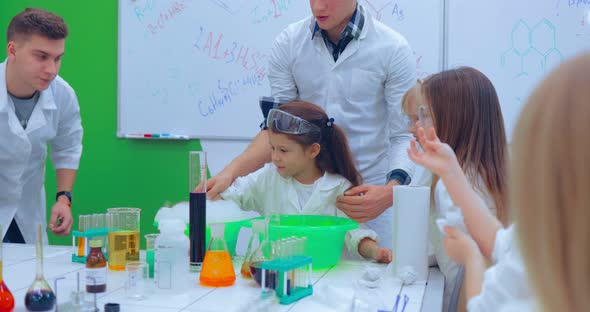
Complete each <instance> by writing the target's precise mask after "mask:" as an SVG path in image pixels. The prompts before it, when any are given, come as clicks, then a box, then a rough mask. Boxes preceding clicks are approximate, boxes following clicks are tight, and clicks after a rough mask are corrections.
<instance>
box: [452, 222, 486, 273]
mask: <svg viewBox="0 0 590 312" xmlns="http://www.w3.org/2000/svg"><path fill="white" fill-rule="evenodd" d="M445 233H447V236H445V237H444V238H443V245H444V247H445V251H446V253H447V255H448V256H449V258H451V259H452V260H453V261H455V262H457V263H459V264H461V265H465V263H467V261H468V259H469V258H472V257H475V256H477V254H481V252H480V251H479V248H478V247H477V244H476V243H475V241H474V240H473V239H472V238H471V237H469V236H467V235H466V234H465V233H463V232H461V231H460V230H459V229H457V228H454V227H449V226H446V227H445Z"/></svg>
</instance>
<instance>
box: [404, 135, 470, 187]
mask: <svg viewBox="0 0 590 312" xmlns="http://www.w3.org/2000/svg"><path fill="white" fill-rule="evenodd" d="M416 126H417V127H418V140H419V142H420V145H421V146H422V148H423V149H424V152H422V151H420V150H419V149H418V146H417V145H416V141H415V140H412V141H411V147H410V148H409V149H408V156H409V157H410V159H412V160H413V161H414V162H415V163H417V164H419V165H421V166H424V167H426V168H427V169H428V170H430V171H432V172H433V173H435V174H436V175H438V176H440V177H441V178H442V177H444V176H447V175H449V174H452V173H454V170H461V166H459V162H458V161H457V157H456V156H455V152H453V149H452V148H451V147H450V146H449V145H448V144H445V143H442V142H441V141H440V140H439V138H438V136H437V135H436V132H435V131H434V128H433V127H430V128H429V129H428V134H426V132H425V131H424V129H423V128H422V127H421V126H420V124H419V123H417V124H416Z"/></svg>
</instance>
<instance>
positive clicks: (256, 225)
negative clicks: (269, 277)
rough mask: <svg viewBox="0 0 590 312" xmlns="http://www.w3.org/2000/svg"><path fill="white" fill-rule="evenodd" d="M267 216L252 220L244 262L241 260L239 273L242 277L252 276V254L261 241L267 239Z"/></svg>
mask: <svg viewBox="0 0 590 312" xmlns="http://www.w3.org/2000/svg"><path fill="white" fill-rule="evenodd" d="M268 221H269V219H268V218H265V219H254V220H252V236H250V241H249V242H248V250H246V255H245V256H244V262H242V268H241V269H240V273H241V274H242V277H244V278H252V274H251V272H250V262H252V255H253V254H254V252H255V251H256V249H258V247H259V246H260V244H261V242H264V241H265V240H268Z"/></svg>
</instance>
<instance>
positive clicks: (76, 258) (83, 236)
mask: <svg viewBox="0 0 590 312" xmlns="http://www.w3.org/2000/svg"><path fill="white" fill-rule="evenodd" d="M108 235H109V229H108V228H106V227H103V228H95V229H90V230H86V231H72V262H78V263H86V257H87V256H88V254H89V253H90V246H89V244H88V243H89V242H90V240H91V239H93V238H101V239H102V240H103V244H102V253H103V254H104V256H105V258H106V259H107V261H108V260H109V255H108V252H107V250H108V248H107V237H108ZM81 241H82V242H83V247H80V245H81V244H80V242H81Z"/></svg>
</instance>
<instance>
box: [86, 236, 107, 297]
mask: <svg viewBox="0 0 590 312" xmlns="http://www.w3.org/2000/svg"><path fill="white" fill-rule="evenodd" d="M89 245H90V254H88V257H86V292H88V293H102V292H105V291H106V290H107V261H106V259H105V257H104V254H103V253H102V241H101V240H99V239H93V240H91V241H90V243H89Z"/></svg>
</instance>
